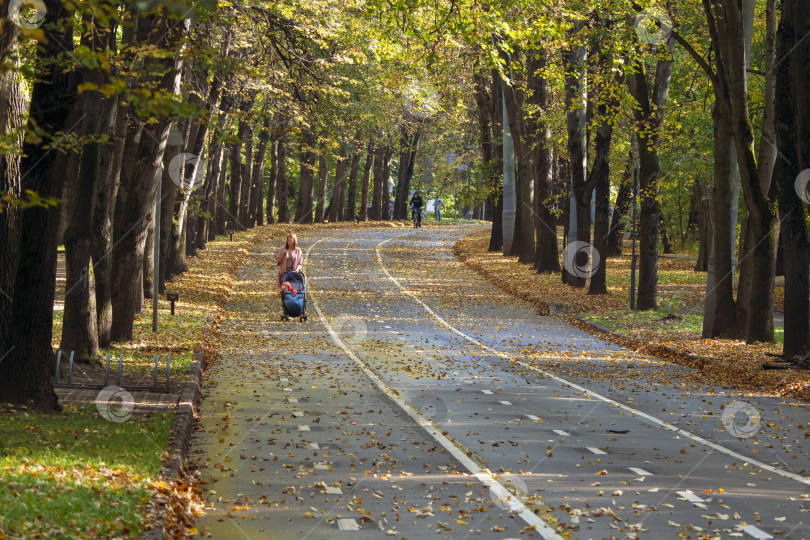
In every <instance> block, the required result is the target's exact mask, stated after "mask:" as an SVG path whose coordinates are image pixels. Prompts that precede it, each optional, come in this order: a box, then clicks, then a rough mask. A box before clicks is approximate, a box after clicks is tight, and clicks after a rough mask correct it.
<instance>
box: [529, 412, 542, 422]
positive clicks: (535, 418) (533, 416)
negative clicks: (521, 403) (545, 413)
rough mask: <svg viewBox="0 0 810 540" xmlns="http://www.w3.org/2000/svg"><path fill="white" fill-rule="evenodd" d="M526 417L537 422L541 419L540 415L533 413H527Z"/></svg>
mask: <svg viewBox="0 0 810 540" xmlns="http://www.w3.org/2000/svg"><path fill="white" fill-rule="evenodd" d="M526 418H528V419H529V420H534V421H535V422H537V421H538V420H540V417H539V416H535V415H533V414H527V415H526Z"/></svg>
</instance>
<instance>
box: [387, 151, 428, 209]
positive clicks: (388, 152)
mask: <svg viewBox="0 0 810 540" xmlns="http://www.w3.org/2000/svg"><path fill="white" fill-rule="evenodd" d="M392 154H393V150H392V149H391V147H390V146H386V147H385V152H384V153H383V175H382V176H383V177H382V189H383V198H382V205H381V209H382V214H381V215H380V219H383V220H385V221H389V220H390V219H391V214H392V212H391V185H390V179H391V155H392ZM406 176H407V172H406ZM425 197H427V193H425Z"/></svg>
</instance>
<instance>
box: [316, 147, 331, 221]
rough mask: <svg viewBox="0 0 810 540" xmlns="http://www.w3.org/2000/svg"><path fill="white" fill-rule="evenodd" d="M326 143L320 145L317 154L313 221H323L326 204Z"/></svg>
mask: <svg viewBox="0 0 810 540" xmlns="http://www.w3.org/2000/svg"><path fill="white" fill-rule="evenodd" d="M326 152H327V150H326V145H323V146H322V147H321V151H320V153H319V155H318V190H317V192H316V195H315V196H316V201H315V222H316V223H323V220H324V208H325V206H326V183H327V181H328V180H329V167H328V165H327V161H326Z"/></svg>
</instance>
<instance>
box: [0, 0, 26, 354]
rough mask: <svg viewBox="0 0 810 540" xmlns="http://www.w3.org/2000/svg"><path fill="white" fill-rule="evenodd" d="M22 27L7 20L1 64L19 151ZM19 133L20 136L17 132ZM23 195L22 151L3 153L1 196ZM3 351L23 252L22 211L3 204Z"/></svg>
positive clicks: (10, 129) (4, 106)
mask: <svg viewBox="0 0 810 540" xmlns="http://www.w3.org/2000/svg"><path fill="white" fill-rule="evenodd" d="M8 5H9V1H8V0H4V1H2V2H0V9H2V10H3V11H2V12H3V13H7V12H8V11H7V10H8ZM19 35H20V29H19V27H18V26H17V25H15V24H9V23H5V24H4V25H3V31H2V32H0V64H2V65H5V66H9V67H12V66H13V69H5V70H0V136H2V137H4V138H6V137H8V139H9V140H13V141H14V148H15V150H20V149H21V148H22V144H23V134H22V130H21V129H20V128H21V127H22V126H23V125H25V120H26V119H25V114H26V112H27V110H28V101H27V95H26V92H25V90H24V88H23V81H22V80H20V78H19V77H18V76H17V73H18V71H17V69H18V68H19V65H20V56H19V45H18V39H19ZM15 133H17V134H18V135H17V137H16V138H14V137H13V135H14V134H15ZM21 195H22V188H21V171H20V153H19V152H9V153H5V154H2V155H0V197H3V196H9V197H11V198H12V200H16V199H19V197H20V196H21ZM0 208H2V211H0V260H2V261H3V263H2V264H0V351H8V350H9V347H8V345H7V343H8V331H9V328H10V326H11V292H12V287H13V285H14V277H15V275H16V272H17V261H18V254H19V245H18V241H19V219H20V210H19V209H18V208H16V207H14V205H5V206H4V207H3V206H0Z"/></svg>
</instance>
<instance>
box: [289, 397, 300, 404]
mask: <svg viewBox="0 0 810 540" xmlns="http://www.w3.org/2000/svg"><path fill="white" fill-rule="evenodd" d="M287 402H288V403H298V398H294V397H291V398H287Z"/></svg>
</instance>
